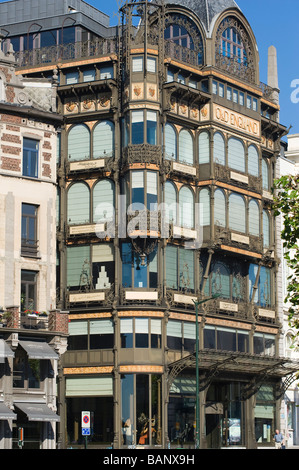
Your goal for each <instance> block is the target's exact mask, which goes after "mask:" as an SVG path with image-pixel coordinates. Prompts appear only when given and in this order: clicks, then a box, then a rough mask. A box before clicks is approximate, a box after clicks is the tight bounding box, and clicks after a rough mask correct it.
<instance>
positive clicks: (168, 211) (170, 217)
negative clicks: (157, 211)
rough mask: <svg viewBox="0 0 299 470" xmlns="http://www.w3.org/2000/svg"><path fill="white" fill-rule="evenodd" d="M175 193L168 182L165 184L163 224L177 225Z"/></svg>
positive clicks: (173, 187)
mask: <svg viewBox="0 0 299 470" xmlns="http://www.w3.org/2000/svg"><path fill="white" fill-rule="evenodd" d="M176 212H177V192H176V189H175V186H174V185H173V183H171V182H170V181H166V183H165V222H169V223H171V222H173V223H174V224H176V223H177V214H176Z"/></svg>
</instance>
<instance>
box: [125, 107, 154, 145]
mask: <svg viewBox="0 0 299 470" xmlns="http://www.w3.org/2000/svg"><path fill="white" fill-rule="evenodd" d="M131 143H132V144H133V145H138V144H143V143H148V144H151V145H157V113H156V112H155V111H149V110H145V109H144V110H140V111H132V126H131Z"/></svg>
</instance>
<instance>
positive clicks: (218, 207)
mask: <svg viewBox="0 0 299 470" xmlns="http://www.w3.org/2000/svg"><path fill="white" fill-rule="evenodd" d="M214 205H215V207H214V218H215V220H214V223H215V225H220V226H221V227H225V226H226V210H225V195H224V193H223V191H221V189H216V191H215V194H214Z"/></svg>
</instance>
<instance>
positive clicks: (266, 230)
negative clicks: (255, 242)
mask: <svg viewBox="0 0 299 470" xmlns="http://www.w3.org/2000/svg"><path fill="white" fill-rule="evenodd" d="M263 240H264V247H265V248H269V246H270V219H269V215H268V213H267V212H266V211H263Z"/></svg>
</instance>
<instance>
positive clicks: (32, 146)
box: [23, 138, 39, 178]
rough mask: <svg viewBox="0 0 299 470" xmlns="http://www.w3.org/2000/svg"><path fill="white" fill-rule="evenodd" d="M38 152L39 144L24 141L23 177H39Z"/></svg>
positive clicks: (29, 140)
mask: <svg viewBox="0 0 299 470" xmlns="http://www.w3.org/2000/svg"><path fill="white" fill-rule="evenodd" d="M38 150H39V142H38V141H36V140H32V139H27V138H24V139H23V175H24V176H30V177H32V178H37V177H38Z"/></svg>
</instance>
